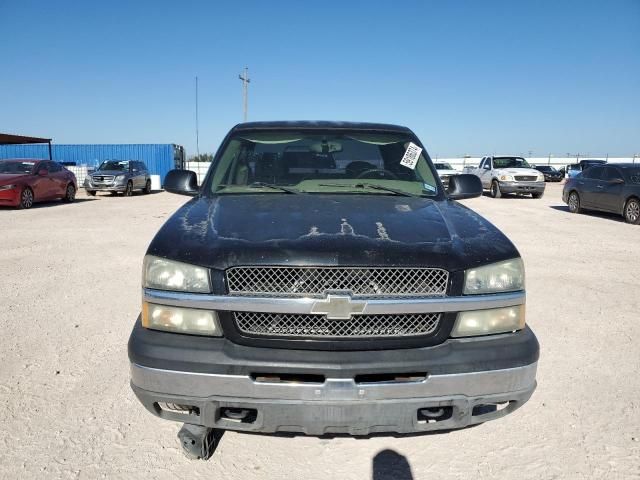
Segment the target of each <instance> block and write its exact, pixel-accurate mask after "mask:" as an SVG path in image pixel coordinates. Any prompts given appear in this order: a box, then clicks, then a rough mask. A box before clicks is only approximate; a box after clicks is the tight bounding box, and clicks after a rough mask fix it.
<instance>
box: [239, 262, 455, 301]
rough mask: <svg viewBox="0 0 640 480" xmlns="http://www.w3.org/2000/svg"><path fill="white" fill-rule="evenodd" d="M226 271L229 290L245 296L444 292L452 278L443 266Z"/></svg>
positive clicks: (438, 294)
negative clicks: (337, 292)
mask: <svg viewBox="0 0 640 480" xmlns="http://www.w3.org/2000/svg"><path fill="white" fill-rule="evenodd" d="M226 275H227V285H228V288H229V293H230V294H231V295H245V296H246V295H258V296H278V297H317V298H321V297H324V295H325V294H326V293H327V292H331V291H341V292H350V293H351V295H353V296H362V297H405V296H444V295H446V293H447V284H448V282H449V272H447V271H446V270H442V269H440V268H368V267H346V268H343V267H233V268H230V269H228V270H227V271H226Z"/></svg>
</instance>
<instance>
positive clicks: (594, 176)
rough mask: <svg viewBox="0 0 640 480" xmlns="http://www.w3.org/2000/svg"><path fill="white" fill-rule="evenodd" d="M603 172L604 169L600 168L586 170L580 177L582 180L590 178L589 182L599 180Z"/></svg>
mask: <svg viewBox="0 0 640 480" xmlns="http://www.w3.org/2000/svg"><path fill="white" fill-rule="evenodd" d="M603 170H604V168H602V167H591V168H587V169H586V170H585V171H584V172H582V176H583V177H584V178H590V179H591V180H599V179H600V177H601V175H602V171H603Z"/></svg>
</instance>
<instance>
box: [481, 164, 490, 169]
mask: <svg viewBox="0 0 640 480" xmlns="http://www.w3.org/2000/svg"><path fill="white" fill-rule="evenodd" d="M482 168H484V169H485V170H491V165H489V164H488V163H485V164H484V166H483V167H482Z"/></svg>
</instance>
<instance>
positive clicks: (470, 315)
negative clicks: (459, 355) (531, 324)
mask: <svg viewBox="0 0 640 480" xmlns="http://www.w3.org/2000/svg"><path fill="white" fill-rule="evenodd" d="M524 324H525V321H524V305H517V306H515V307H506V308H492V309H491V310H472V311H469V312H460V313H458V318H457V319H456V323H455V325H454V327H453V331H452V332H451V336H452V337H470V336H474V335H491V334H493V333H506V332H515V331H516V330H522V329H523V328H524Z"/></svg>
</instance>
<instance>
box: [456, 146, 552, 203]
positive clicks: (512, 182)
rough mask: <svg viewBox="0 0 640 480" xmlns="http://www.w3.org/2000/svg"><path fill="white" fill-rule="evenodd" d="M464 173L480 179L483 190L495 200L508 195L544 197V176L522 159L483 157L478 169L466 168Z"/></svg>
mask: <svg viewBox="0 0 640 480" xmlns="http://www.w3.org/2000/svg"><path fill="white" fill-rule="evenodd" d="M463 173H471V174H473V175H476V176H477V177H480V181H482V188H484V189H485V190H489V192H490V194H491V196H492V197H493V198H500V197H501V196H502V195H504V194H507V193H517V194H519V195H521V194H531V196H532V197H533V198H540V197H542V195H544V187H545V183H544V175H543V174H542V173H540V172H539V171H537V170H535V169H533V168H531V166H530V165H529V164H528V163H527V161H526V160H525V159H524V158H522V157H513V156H500V157H497V156H493V157H483V158H482V160H480V164H479V165H478V166H477V167H465V168H464V171H463Z"/></svg>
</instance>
